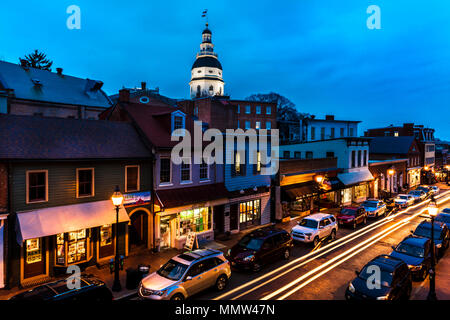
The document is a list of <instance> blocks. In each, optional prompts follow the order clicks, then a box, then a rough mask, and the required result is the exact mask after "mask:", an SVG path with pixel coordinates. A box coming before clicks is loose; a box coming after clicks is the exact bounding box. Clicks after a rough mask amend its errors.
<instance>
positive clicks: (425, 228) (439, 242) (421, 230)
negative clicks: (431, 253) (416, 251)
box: [413, 220, 449, 258]
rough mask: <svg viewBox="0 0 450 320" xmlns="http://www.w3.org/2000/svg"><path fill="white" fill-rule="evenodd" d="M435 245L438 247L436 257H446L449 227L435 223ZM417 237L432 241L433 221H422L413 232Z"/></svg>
mask: <svg viewBox="0 0 450 320" xmlns="http://www.w3.org/2000/svg"><path fill="white" fill-rule="evenodd" d="M433 227H434V245H435V246H436V251H435V252H436V256H437V258H440V257H442V256H443V255H444V253H445V251H446V250H447V248H448V246H449V231H448V228H447V226H446V225H445V224H444V223H441V222H434V225H433ZM413 234H414V235H415V236H417V237H423V238H428V239H431V221H427V220H425V221H422V222H421V223H420V224H419V225H418V226H417V228H416V230H415V231H414V232H413Z"/></svg>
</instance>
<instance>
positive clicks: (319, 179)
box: [315, 175, 323, 213]
mask: <svg viewBox="0 0 450 320" xmlns="http://www.w3.org/2000/svg"><path fill="white" fill-rule="evenodd" d="M315 180H316V182H317V183H318V184H319V192H318V195H319V200H318V201H317V208H318V211H319V213H320V194H321V190H322V189H321V188H320V185H321V184H322V182H323V176H321V175H319V176H316V178H315Z"/></svg>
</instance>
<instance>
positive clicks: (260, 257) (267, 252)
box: [227, 227, 293, 272]
mask: <svg viewBox="0 0 450 320" xmlns="http://www.w3.org/2000/svg"><path fill="white" fill-rule="evenodd" d="M292 246H293V241H292V237H291V235H290V234H289V233H288V232H287V231H286V230H283V229H278V228H274V227H267V228H261V229H257V230H255V231H252V232H250V233H249V234H247V235H245V236H244V237H242V239H241V240H239V242H238V243H237V244H236V245H234V246H233V247H232V248H231V249H229V250H228V253H227V258H228V260H230V262H231V265H232V266H233V267H236V268H240V269H246V270H252V271H255V272H256V271H259V270H260V269H261V267H262V266H263V265H266V264H269V263H271V262H275V261H278V260H280V259H286V260H287V259H289V257H290V254H291V248H292Z"/></svg>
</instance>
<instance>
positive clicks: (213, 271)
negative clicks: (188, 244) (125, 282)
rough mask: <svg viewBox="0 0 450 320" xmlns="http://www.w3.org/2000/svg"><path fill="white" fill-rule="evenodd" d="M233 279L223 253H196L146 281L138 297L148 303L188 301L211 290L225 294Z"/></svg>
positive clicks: (173, 261)
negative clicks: (149, 300)
mask: <svg viewBox="0 0 450 320" xmlns="http://www.w3.org/2000/svg"><path fill="white" fill-rule="evenodd" d="M230 277H231V269H230V262H229V261H228V260H227V259H225V257H224V255H223V253H222V252H221V251H218V250H211V249H201V250H194V251H190V252H185V253H182V254H179V255H177V256H175V257H173V258H172V259H170V260H169V261H168V262H167V263H166V264H164V265H163V266H162V267H161V268H160V269H159V270H158V271H156V272H153V273H152V274H151V275H149V276H147V277H145V278H144V279H142V281H141V283H140V284H139V290H138V293H139V297H141V298H144V299H152V300H184V299H186V298H188V297H190V296H192V295H194V294H196V293H198V292H200V291H203V290H205V289H207V288H210V287H215V288H216V289H217V290H218V291H221V290H223V289H224V288H225V287H226V285H227V284H228V280H229V279H230Z"/></svg>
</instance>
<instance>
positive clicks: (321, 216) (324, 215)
mask: <svg viewBox="0 0 450 320" xmlns="http://www.w3.org/2000/svg"><path fill="white" fill-rule="evenodd" d="M330 216H333V215H332V214H329V213H315V214H311V215H309V216H306V217H305V218H304V219H310V220H315V221H320V220H322V219H324V218H329V217H330Z"/></svg>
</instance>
